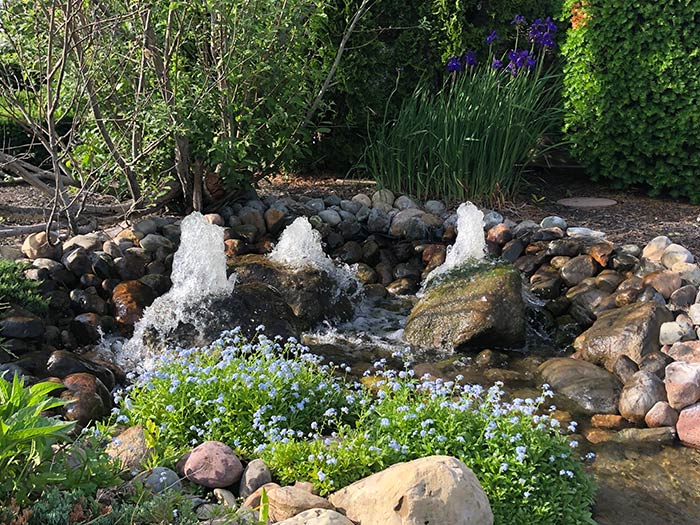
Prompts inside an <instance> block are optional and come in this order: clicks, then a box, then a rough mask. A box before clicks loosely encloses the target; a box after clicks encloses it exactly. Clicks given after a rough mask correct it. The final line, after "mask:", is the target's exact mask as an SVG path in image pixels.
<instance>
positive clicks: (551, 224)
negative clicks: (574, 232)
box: [540, 215, 568, 231]
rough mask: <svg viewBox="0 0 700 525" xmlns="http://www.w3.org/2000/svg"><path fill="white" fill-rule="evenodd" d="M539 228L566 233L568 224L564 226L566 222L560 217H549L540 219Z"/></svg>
mask: <svg viewBox="0 0 700 525" xmlns="http://www.w3.org/2000/svg"><path fill="white" fill-rule="evenodd" d="M540 226H541V227H542V228H561V229H562V230H564V231H566V228H567V227H568V224H566V221H565V220H564V219H562V218H561V217H557V216H556V215H550V216H549V217H545V218H544V219H542V221H541V222H540Z"/></svg>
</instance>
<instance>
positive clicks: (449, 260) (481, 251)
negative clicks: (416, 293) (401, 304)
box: [423, 202, 486, 289]
mask: <svg viewBox="0 0 700 525" xmlns="http://www.w3.org/2000/svg"><path fill="white" fill-rule="evenodd" d="M485 255H486V238H485V236H484V214H483V212H482V211H481V210H479V208H477V207H476V206H474V205H473V204H472V203H471V202H464V203H462V204H460V205H459V208H458V209H457V239H455V243H454V244H453V245H452V246H448V248H447V255H446V256H445V262H444V263H442V264H441V265H440V266H438V267H437V268H435V269H434V270H433V271H432V272H430V273H429V274H428V275H427V276H426V278H425V281H424V283H423V289H425V287H426V285H427V284H428V283H429V282H430V281H431V280H433V279H434V278H435V277H437V276H439V275H442V274H444V273H445V272H447V271H449V270H452V269H453V268H457V267H458V266H460V265H461V264H462V263H464V262H466V261H467V260H469V259H473V260H475V261H481V260H483V259H484V257H485Z"/></svg>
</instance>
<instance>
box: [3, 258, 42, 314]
mask: <svg viewBox="0 0 700 525" xmlns="http://www.w3.org/2000/svg"><path fill="white" fill-rule="evenodd" d="M24 269H25V265H23V264H20V263H16V262H14V261H10V260H8V259H3V258H0V313H2V309H3V304H5V305H7V304H8V303H13V304H17V305H19V306H21V307H22V308H26V309H28V310H31V311H33V312H35V313H37V314H43V313H45V312H46V309H47V307H48V303H47V302H46V300H45V299H44V298H43V297H42V296H41V295H40V294H39V292H38V291H37V287H38V283H37V282H36V281H30V280H29V279H26V278H25V277H24V274H23V273H22V272H23V271H24Z"/></svg>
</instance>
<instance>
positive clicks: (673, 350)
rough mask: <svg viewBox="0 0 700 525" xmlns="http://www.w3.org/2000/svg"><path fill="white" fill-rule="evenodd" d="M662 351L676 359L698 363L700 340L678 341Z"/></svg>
mask: <svg viewBox="0 0 700 525" xmlns="http://www.w3.org/2000/svg"><path fill="white" fill-rule="evenodd" d="M662 351H663V352H664V353H665V354H667V355H668V356H670V357H671V358H673V359H674V360H676V361H685V362H686V363H700V341H679V342H677V343H673V344H672V345H671V346H670V347H668V348H666V347H665V348H664V349H662Z"/></svg>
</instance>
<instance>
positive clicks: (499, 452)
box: [117, 331, 594, 525]
mask: <svg viewBox="0 0 700 525" xmlns="http://www.w3.org/2000/svg"><path fill="white" fill-rule="evenodd" d="M397 357H403V356H397ZM341 375H342V368H339V367H330V366H321V365H319V363H318V358H317V357H315V356H311V355H309V354H308V353H306V351H305V349H304V348H303V347H301V346H299V345H298V344H297V343H296V342H293V341H292V342H288V343H287V344H286V345H285V346H284V347H283V346H281V345H280V344H278V343H275V342H273V341H270V340H269V339H266V338H264V337H263V338H262V339H260V340H258V341H257V342H253V343H249V342H248V341H245V340H243V339H241V338H240V337H239V336H238V332H237V331H235V332H231V333H226V334H223V335H222V337H221V338H220V339H219V340H218V341H217V342H215V343H214V344H213V345H212V346H210V347H207V348H204V349H189V350H179V351H177V352H172V353H170V354H169V355H168V356H166V357H165V358H163V360H162V361H161V362H160V363H159V364H157V365H156V367H155V368H154V369H153V370H152V371H151V372H149V373H147V374H145V375H144V376H142V378H141V379H140V380H139V381H138V382H137V383H136V385H135V386H134V387H133V388H131V389H130V390H129V391H128V392H127V393H125V394H124V396H125V397H124V398H123V399H121V401H120V403H121V404H120V409H121V414H119V415H118V416H117V417H119V418H122V420H123V421H125V422H126V421H128V422H132V423H140V424H143V422H144V421H148V420H152V422H153V423H154V424H155V425H158V426H160V428H161V433H160V435H159V439H158V442H157V443H156V446H157V447H160V448H171V449H175V450H178V451H180V452H184V451H186V450H188V449H189V448H190V447H192V446H193V445H195V444H196V443H198V442H200V441H202V440H208V439H217V440H220V441H223V442H225V443H228V444H229V445H231V446H233V447H234V448H236V449H237V450H238V451H239V453H240V454H241V455H242V456H243V458H244V459H252V458H254V457H261V458H262V459H264V460H265V462H266V463H267V464H268V465H269V466H270V468H271V469H272V471H273V474H274V476H275V477H276V479H278V480H280V481H281V482H283V483H290V482H293V481H296V480H300V479H301V480H309V481H312V482H313V483H314V485H315V486H316V488H317V489H318V490H319V492H320V493H321V494H328V493H330V492H333V491H335V490H337V489H339V488H341V487H343V486H346V485H348V484H350V483H352V482H353V481H356V480H358V479H360V478H362V477H364V476H367V475H369V474H372V473H374V472H378V471H380V470H382V469H384V468H385V467H388V466H390V465H392V464H394V463H397V462H400V461H407V460H411V459H415V458H418V457H422V456H427V455H432V454H447V455H453V456H455V457H457V458H459V459H461V460H462V461H464V462H465V463H466V464H467V465H468V466H469V467H470V468H471V469H472V470H473V471H474V472H475V474H476V475H477V477H478V478H479V480H480V482H481V483H482V486H483V487H484V490H485V492H486V494H487V495H488V497H489V501H490V502H491V506H492V509H493V511H494V516H495V522H496V523H497V524H499V525H520V524H523V525H524V524H542V525H544V524H547V525H565V524H567V525H568V524H570V523H578V524H591V525H593V523H594V522H593V521H592V518H591V514H590V505H591V503H592V500H593V494H594V486H593V483H592V481H591V479H590V478H589V477H588V475H587V474H586V473H585V471H584V467H583V463H582V462H581V460H580V459H579V458H578V457H577V456H576V453H575V450H574V447H575V445H576V443H574V442H569V440H568V438H567V437H566V435H565V433H564V432H562V430H561V429H560V428H559V424H558V422H557V421H556V420H554V419H553V418H551V417H550V415H549V409H545V408H544V407H545V402H546V400H547V398H548V397H549V396H550V395H551V392H550V391H549V390H548V389H545V390H544V391H543V394H542V395H541V396H540V397H539V398H537V399H516V400H512V401H506V399H505V398H504V397H503V396H504V394H503V392H502V390H501V389H500V386H501V385H499V384H497V385H495V386H494V387H492V388H490V389H488V390H484V389H483V388H481V387H478V386H461V385H459V384H455V383H454V382H444V381H442V380H436V381H430V380H428V379H426V378H422V379H420V380H419V379H416V378H414V377H413V372H412V371H411V370H410V368H406V369H402V370H400V371H396V370H392V369H388V368H387V367H386V361H384V360H380V361H379V362H377V363H375V369H374V370H373V371H372V377H370V378H368V385H367V386H363V385H362V384H360V383H354V384H347V383H344V382H343V381H342V380H341ZM370 379H371V381H369V380H370ZM457 379H458V380H461V378H457ZM176 422H177V423H176ZM572 429H573V427H572V428H569V430H570V431H571V430H572Z"/></svg>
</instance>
